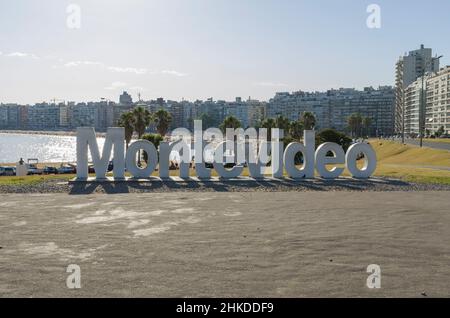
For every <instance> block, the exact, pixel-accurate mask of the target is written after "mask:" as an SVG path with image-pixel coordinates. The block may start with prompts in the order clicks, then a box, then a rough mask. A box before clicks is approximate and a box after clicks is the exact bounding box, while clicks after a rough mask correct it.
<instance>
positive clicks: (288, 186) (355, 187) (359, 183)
mask: <svg viewBox="0 0 450 318" xmlns="http://www.w3.org/2000/svg"><path fill="white" fill-rule="evenodd" d="M409 185H410V184H409V183H408V182H404V181H401V180H394V179H385V178H372V179H368V180H357V179H352V178H339V179H334V180H324V179H320V178H318V179H311V180H292V179H264V180H248V179H246V180H236V179H235V180H223V179H217V180H214V181H208V180H203V181H198V180H190V179H186V180H182V181H175V180H154V181H153V180H145V181H126V182H123V181H119V182H114V181H107V182H99V181H85V182H75V183H72V184H71V185H70V187H71V188H70V192H69V193H70V194H73V195H76V194H92V193H96V192H100V193H102V192H103V193H108V194H114V193H131V192H166V191H172V192H174V191H205V192H249V191H255V190H260V191H268V192H270V191H311V190H312V191H339V190H341V191H345V190H346V191H371V190H372V191H376V190H396V189H398V190H402V188H404V187H405V186H409Z"/></svg>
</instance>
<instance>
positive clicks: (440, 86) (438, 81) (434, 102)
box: [425, 66, 450, 134]
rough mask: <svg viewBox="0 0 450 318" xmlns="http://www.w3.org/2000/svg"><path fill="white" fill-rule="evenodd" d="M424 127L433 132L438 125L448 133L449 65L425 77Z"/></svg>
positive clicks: (449, 127)
mask: <svg viewBox="0 0 450 318" xmlns="http://www.w3.org/2000/svg"><path fill="white" fill-rule="evenodd" d="M426 89H427V94H426V96H427V97H426V109H425V129H426V132H428V133H431V134H433V133H435V132H436V131H438V130H439V128H440V127H444V132H445V133H446V134H450V66H447V67H445V68H442V69H441V70H440V71H439V72H436V73H435V74H433V76H431V77H429V78H428V79H427V86H426Z"/></svg>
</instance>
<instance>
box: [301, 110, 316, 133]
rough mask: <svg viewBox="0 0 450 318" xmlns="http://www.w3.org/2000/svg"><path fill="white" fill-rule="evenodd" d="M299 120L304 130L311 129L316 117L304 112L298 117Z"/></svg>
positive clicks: (314, 124)
mask: <svg viewBox="0 0 450 318" xmlns="http://www.w3.org/2000/svg"><path fill="white" fill-rule="evenodd" d="M300 122H301V123H302V125H303V127H304V128H305V130H313V129H314V127H315V126H316V117H315V116H314V114H313V113H311V112H304V113H303V114H302V117H301V118H300Z"/></svg>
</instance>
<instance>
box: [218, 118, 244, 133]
mask: <svg viewBox="0 0 450 318" xmlns="http://www.w3.org/2000/svg"><path fill="white" fill-rule="evenodd" d="M241 126H242V125H241V122H240V121H239V119H237V118H236V117H234V116H228V117H226V118H225V119H224V120H223V123H222V124H220V130H222V132H223V133H225V132H226V129H227V128H233V129H236V128H241Z"/></svg>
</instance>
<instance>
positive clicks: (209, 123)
mask: <svg viewBox="0 0 450 318" xmlns="http://www.w3.org/2000/svg"><path fill="white" fill-rule="evenodd" d="M199 119H200V120H201V121H202V127H203V129H208V128H211V127H214V126H215V121H214V118H212V117H211V116H210V115H209V114H207V113H202V114H201V115H200V117H199Z"/></svg>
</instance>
